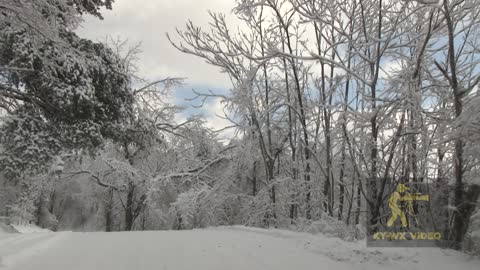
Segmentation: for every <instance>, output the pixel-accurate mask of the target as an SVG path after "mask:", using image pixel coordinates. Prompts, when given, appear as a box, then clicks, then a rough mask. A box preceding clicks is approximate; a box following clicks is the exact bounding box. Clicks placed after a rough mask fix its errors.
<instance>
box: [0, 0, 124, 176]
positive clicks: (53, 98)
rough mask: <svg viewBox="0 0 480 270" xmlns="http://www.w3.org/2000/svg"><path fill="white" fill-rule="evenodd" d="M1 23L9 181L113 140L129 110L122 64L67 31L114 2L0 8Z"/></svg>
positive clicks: (51, 0)
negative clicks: (83, 17) (59, 157)
mask: <svg viewBox="0 0 480 270" xmlns="http://www.w3.org/2000/svg"><path fill="white" fill-rule="evenodd" d="M4 2H5V3H3V2H2V6H1V9H2V15H1V17H0V25H1V28H0V51H1V52H2V53H1V54H0V66H1V68H0V108H2V109H3V110H4V111H6V112H7V116H6V117H5V120H4V121H3V123H0V125H1V126H0V129H1V134H2V136H1V137H2V138H1V143H2V144H4V145H5V151H3V152H2V153H1V157H0V159H1V162H0V163H1V168H3V170H5V174H6V175H7V176H9V177H19V176H21V175H28V174H35V173H38V172H39V171H38V170H42V169H43V170H46V168H48V164H49V162H50V161H51V160H52V158H53V157H54V156H56V155H59V154H62V153H61V152H63V153H65V152H71V151H73V150H80V149H85V150H89V151H91V150H93V149H95V148H96V147H98V146H100V145H101V144H102V142H103V140H104V139H105V138H116V137H118V131H119V127H120V126H121V125H122V124H123V122H125V119H126V118H127V117H130V115H131V113H132V106H133V92H132V91H131V86H130V79H129V75H128V74H125V70H126V66H125V63H124V61H123V60H122V59H121V58H120V57H119V56H118V55H116V54H115V53H114V52H113V51H112V50H111V49H110V48H108V47H107V46H106V45H104V44H101V43H95V42H92V41H90V40H86V39H82V38H79V37H78V36H77V35H76V34H75V33H74V32H73V29H74V27H75V26H76V22H77V21H79V20H80V14H81V13H91V14H93V15H95V16H100V14H99V13H98V11H99V8H100V7H103V6H105V7H107V8H110V6H111V3H112V2H113V1H110V0H107V1H103V0H95V1H90V0H89V1H64V0H39V1H23V0H20V1H13V0H12V1H10V0H8V1H4Z"/></svg>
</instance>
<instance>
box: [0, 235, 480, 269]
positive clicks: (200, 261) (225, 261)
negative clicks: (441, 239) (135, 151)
mask: <svg viewBox="0 0 480 270" xmlns="http://www.w3.org/2000/svg"><path fill="white" fill-rule="evenodd" d="M0 257H1V259H0V269H1V270H3V269H5V270H6V269H16V270H33V269H35V270H43V269H45V270H67V269H69V270H75V269H82V270H94V269H101V270H121V269H125V270H127V269H128V270H143V269H152V270H153V269H155V270H162V269H163V270H164V269H172V270H183V269H188V270H190V269H195V270H215V269H218V270H230V269H231V270H236V269H242V270H253V269H259V270H260V269H261V270H270V269H271V270H283V269H285V270H286V269H288V270H292V269H293V270H301V269H309V270H310V269H312V270H313V269H339V270H341V269H356V270H358V269H369V270H370V269H408V270H414V269H435V270H441V269H449V270H452V269H454V270H463V269H475V270H478V269H479V268H478V267H479V265H480V260H478V259H476V258H471V257H469V256H467V255H464V254H460V253H457V252H454V251H451V250H442V249H429V248H411V249H406V248H384V249H379V248H366V247H365V243H364V242H363V241H362V242H357V243H347V242H344V241H341V240H338V239H334V238H327V237H324V236H320V235H317V236H313V235H310V234H305V233H294V232H288V231H281V230H262V229H253V228H246V227H240V226H236V227H221V228H212V229H205V230H192V231H159V232H118V233H71V232H61V233H34V234H5V235H0Z"/></svg>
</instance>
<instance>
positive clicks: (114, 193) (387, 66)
mask: <svg viewBox="0 0 480 270" xmlns="http://www.w3.org/2000/svg"><path fill="white" fill-rule="evenodd" d="M113 2H114V1H113V0H35V1H30V0H3V1H0V11H1V12H0V52H1V53H0V110H1V112H0V115H1V118H0V171H1V175H0V216H5V217H9V218H11V219H12V220H15V222H18V223H35V224H38V225H39V226H42V227H45V228H50V229H53V230H78V231H123V230H127V231H130V230H168V229H173V230H182V229H191V228H203V227H208V226H219V225H236V224H241V225H248V226H255V227H263V228H270V227H275V228H288V229H292V230H299V231H311V230H320V231H323V232H328V233H330V234H334V235H336V236H339V237H342V238H344V239H360V238H363V237H364V234H365V233H366V230H367V228H366V227H365V223H366V222H367V221H368V222H370V223H371V224H376V223H377V222H378V221H379V220H380V219H385V217H383V216H382V215H381V208H382V205H384V204H385V202H386V201H387V200H388V197H387V196H386V195H387V182H388V181H390V180H389V179H393V181H394V182H395V183H404V184H406V185H408V184H411V183H420V184H422V183H423V184H425V185H428V186H429V187H431V188H434V191H433V193H439V192H440V191H442V192H443V191H446V193H447V201H448V205H446V206H445V209H444V210H445V215H446V216H447V217H448V220H447V223H448V224H447V227H448V228H447V229H448V233H449V239H448V240H450V242H451V243H452V244H451V247H453V248H456V249H464V250H470V251H472V250H476V252H479V250H480V208H479V207H477V206H478V204H479V203H478V200H479V196H480V177H479V173H480V163H479V161H480V148H479V143H480V91H478V83H479V81H480V65H479V61H480V39H479V38H480V27H479V26H480V7H479V6H478V5H477V3H476V1H473V0H440V1H433V0H417V1H414V0H411V1H409V0H404V1H386V0H384V1H382V0H380V1H378V0H353V1H344V0H328V1H318V0H239V1H236V3H234V2H233V1H232V11H231V14H221V13H215V12H214V11H212V12H210V13H206V14H205V16H209V17H210V21H211V23H210V25H209V27H208V28H204V27H199V26H197V25H196V24H195V23H194V22H192V21H187V23H186V24H185V25H184V26H183V27H179V28H178V29H171V32H170V33H168V34H167V37H166V38H165V42H170V43H171V45H172V46H174V47H175V48H176V49H178V50H179V51H181V52H183V53H186V54H190V55H192V56H191V57H199V58H201V59H203V60H205V61H206V62H207V63H208V64H210V65H213V66H215V67H217V68H218V69H219V72H223V73H225V74H226V75H228V77H229V78H230V81H231V85H230V89H229V91H228V94H227V95H225V94H218V93H215V92H214V91H208V89H195V90H194V95H195V98H194V99H195V100H196V101H199V102H200V103H205V101H207V100H208V99H218V98H220V99H221V101H222V104H223V105H224V112H225V113H224V115H221V116H219V117H222V118H224V119H226V120H228V121H229V122H231V125H230V126H228V127H226V129H231V130H233V131H234V132H233V134H234V136H233V137H231V138H229V140H228V141H225V140H223V139H222V138H221V136H220V135H221V134H222V132H223V131H224V130H212V129H211V128H208V127H207V126H206V125H205V121H204V119H202V118H201V117H191V118H189V119H187V120H186V121H184V122H176V121H175V114H176V113H178V112H179V111H181V110H182V108H180V107H178V106H175V104H170V103H169V98H168V97H169V95H171V93H172V92H173V91H175V89H176V87H177V86H178V85H180V84H181V83H182V80H184V79H180V78H171V77H166V78H164V79H162V80H158V81H149V80H146V79H143V76H142V74H140V72H139V69H138V68H137V66H136V60H137V55H138V53H140V52H139V50H138V47H136V46H131V47H129V45H128V44H126V43H125V42H122V41H117V40H114V39H108V41H106V42H104V43H99V42H94V41H91V40H87V39H84V38H80V37H79V36H78V35H77V34H76V32H75V31H76V29H77V27H78V26H79V25H80V24H81V23H82V15H84V14H90V15H92V16H95V17H98V19H99V20H100V19H102V15H101V11H102V10H103V9H111V8H115V5H114V3H113ZM112 5H113V7H112ZM229 17H235V19H236V23H233V24H232V23H230V20H229ZM237 22H238V24H237ZM186 75H187V76H188V74H186ZM187 80H188V79H187ZM205 104H206V103H205ZM371 179H375V183H376V184H375V185H374V187H372V186H371V181H370V180H371ZM367 206H368V207H367Z"/></svg>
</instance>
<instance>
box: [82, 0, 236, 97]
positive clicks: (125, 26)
mask: <svg viewBox="0 0 480 270" xmlns="http://www.w3.org/2000/svg"><path fill="white" fill-rule="evenodd" d="M234 5H235V3H234V1H225V0H203V1H198V0H161V1H159V0H136V1H131V0H116V1H115V3H114V5H113V10H111V11H103V13H102V14H103V16H104V17H105V19H104V20H103V21H102V20H98V19H97V18H93V17H91V16H90V17H86V18H85V22H84V24H83V25H82V27H80V28H79V29H78V31H77V32H78V33H79V34H80V35H81V36H83V37H87V38H91V39H94V40H103V39H104V38H105V37H106V36H107V35H111V36H113V37H116V36H119V37H121V38H127V39H128V40H129V42H130V43H131V44H132V45H133V44H136V43H138V42H141V43H142V47H141V49H142V54H141V55H140V59H139V63H138V65H139V67H140V71H141V73H142V75H144V76H146V77H147V78H150V79H157V78H162V77H172V76H178V77H188V83H191V84H204V85H205V84H208V85H214V86H216V87H224V88H225V87H228V85H229V80H228V77H227V76H226V75H225V74H222V73H220V72H219V69H218V68H216V67H213V66H211V65H208V64H207V63H205V62H204V61H203V60H202V59H199V58H198V57H195V56H192V55H186V54H183V53H181V52H179V51H177V50H176V49H175V48H173V46H172V45H171V44H170V43H169V41H168V39H167V37H166V33H167V32H168V33H171V34H172V37H175V28H177V27H178V28H180V29H182V28H183V27H184V25H185V23H186V22H187V20H189V19H190V20H192V21H193V22H194V23H195V24H198V25H199V26H207V25H208V22H209V20H210V18H209V16H208V10H211V11H215V12H223V13H228V12H230V10H231V8H232V7H234Z"/></svg>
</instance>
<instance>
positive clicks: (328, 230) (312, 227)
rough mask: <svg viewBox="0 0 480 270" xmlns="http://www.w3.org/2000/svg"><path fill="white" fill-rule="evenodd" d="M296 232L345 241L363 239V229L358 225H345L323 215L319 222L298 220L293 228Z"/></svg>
mask: <svg viewBox="0 0 480 270" xmlns="http://www.w3.org/2000/svg"><path fill="white" fill-rule="evenodd" d="M294 229H295V230H297V231H303V232H308V233H312V234H324V235H326V236H329V237H338V238H340V239H343V240H346V241H354V240H358V239H363V238H365V228H362V226H361V225H360V224H358V225H347V224H346V223H345V222H343V221H340V220H338V219H337V218H335V217H331V216H328V215H323V216H322V217H321V219H320V220H316V221H307V220H299V222H298V223H297V226H296V227H295V228H294Z"/></svg>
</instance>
